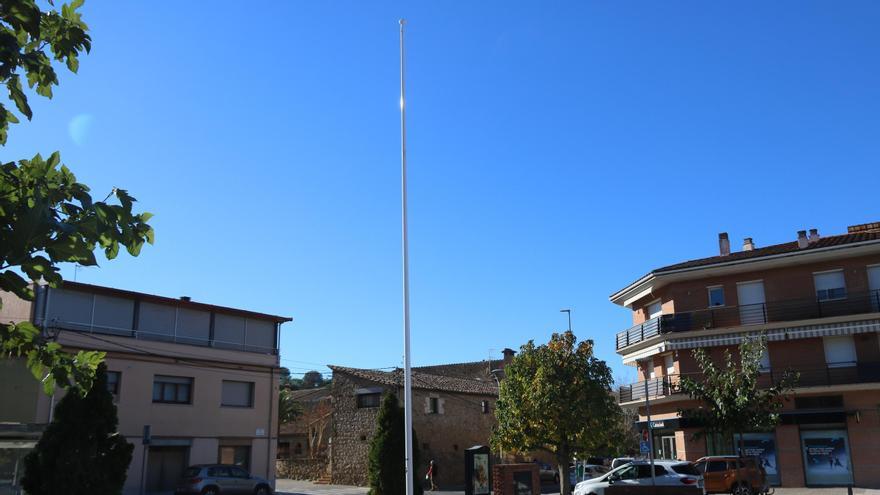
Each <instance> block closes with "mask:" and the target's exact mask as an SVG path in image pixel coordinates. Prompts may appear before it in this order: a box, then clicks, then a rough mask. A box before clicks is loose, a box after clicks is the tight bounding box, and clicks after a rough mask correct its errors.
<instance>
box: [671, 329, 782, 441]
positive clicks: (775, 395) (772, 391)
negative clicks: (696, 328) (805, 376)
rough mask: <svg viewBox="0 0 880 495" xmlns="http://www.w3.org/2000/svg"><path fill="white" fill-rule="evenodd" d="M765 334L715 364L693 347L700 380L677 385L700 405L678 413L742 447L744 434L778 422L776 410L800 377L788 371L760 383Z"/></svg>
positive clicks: (746, 341)
mask: <svg viewBox="0 0 880 495" xmlns="http://www.w3.org/2000/svg"><path fill="white" fill-rule="evenodd" d="M766 348H767V347H766V342H765V340H764V339H763V338H748V339H744V340H743V341H742V343H741V344H740V345H739V362H738V363H737V362H736V360H735V359H734V357H733V355H732V354H731V353H730V351H729V350H728V349H725V350H724V357H723V360H722V361H723V362H722V363H721V365H720V366H719V365H717V364H716V363H715V362H714V361H713V360H712V358H711V357H710V356H709V354H708V353H707V352H706V351H705V350H704V349H695V350H694V351H693V356H694V359H695V360H696V361H697V365H698V366H699V368H700V371H701V372H702V375H701V376H700V377H699V378H692V377H684V378H682V380H681V389H682V391H683V392H684V393H686V394H688V395H689V396H690V397H691V398H692V399H695V400H696V401H697V403H698V404H699V405H698V406H697V407H694V408H690V409H684V410H682V411H680V413H681V415H682V416H683V417H687V418H692V419H694V420H696V421H697V422H699V423H700V424H702V425H704V428H705V430H706V432H708V433H717V434H721V435H724V437H725V438H731V437H733V436H735V435H736V436H737V437H738V442H739V446H740V452H742V451H743V436H742V435H743V433H746V432H751V431H766V430H772V429H773V428H775V427H776V425H777V424H779V412H780V410H781V409H782V403H783V400H784V399H785V397H786V394H788V393H790V392H791V390H792V388H793V387H794V385H795V383H797V380H798V379H799V374H798V373H796V372H791V371H787V372H785V373H784V374H783V376H782V377H781V379H779V380H776V381H775V383H773V384H772V385H771V386H769V387H760V386H759V382H760V381H761V356H762V355H763V354H764V352H765V350H766Z"/></svg>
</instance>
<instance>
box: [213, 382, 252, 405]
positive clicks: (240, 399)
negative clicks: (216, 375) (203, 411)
mask: <svg viewBox="0 0 880 495" xmlns="http://www.w3.org/2000/svg"><path fill="white" fill-rule="evenodd" d="M220 404H221V405H223V406H226V407H254V382H237V381H232V380H223V393H222V398H221V402H220Z"/></svg>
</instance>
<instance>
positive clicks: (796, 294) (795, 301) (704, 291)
mask: <svg viewBox="0 0 880 495" xmlns="http://www.w3.org/2000/svg"><path fill="white" fill-rule="evenodd" d="M610 298H611V301H612V302H614V303H615V304H618V305H621V306H624V307H627V308H629V309H631V310H632V315H633V323H634V326H633V327H632V328H630V329H628V330H625V331H623V332H620V333H618V334H617V342H616V347H617V353H618V354H620V356H621V357H622V359H623V362H624V363H625V364H628V365H631V366H635V367H637V368H638V383H634V384H631V385H624V386H622V387H621V388H620V403H621V405H623V406H624V407H630V408H638V412H639V415H640V416H639V418H640V422H639V424H638V426H639V427H640V428H647V427H648V425H647V423H646V421H645V420H646V417H645V408H644V403H645V396H646V395H648V396H649V398H650V402H651V413H652V415H651V419H652V425H651V426H652V427H653V441H654V449H655V455H656V456H657V457H659V458H677V459H687V460H696V459H698V458H699V457H701V456H704V455H707V454H734V453H735V451H734V449H735V447H734V443H733V441H732V440H733V439H731V438H719V437H718V436H711V435H702V436H696V437H695V436H694V434H695V433H697V432H700V431H701V428H700V427H699V425H694V424H688V422H687V418H681V417H679V415H678V413H677V411H679V410H680V409H681V408H687V407H689V406H692V405H693V404H691V403H689V401H688V398H687V397H686V396H683V395H682V394H681V393H680V391H679V388H678V386H677V385H678V383H679V379H680V377H681V376H683V375H688V374H697V373H698V367H697V366H696V363H695V361H694V359H693V357H692V350H693V349H695V348H704V349H706V350H707V351H709V352H710V353H711V355H713V356H715V357H720V355H721V353H722V352H723V350H724V349H731V350H735V348H736V346H737V345H738V344H739V343H740V342H741V341H742V339H743V337H745V336H754V335H764V337H765V338H766V339H767V341H768V352H767V353H766V354H765V356H764V357H763V363H762V364H763V368H764V374H763V377H762V379H763V380H764V381H765V383H767V384H770V383H772V382H773V381H774V380H778V379H779V377H780V376H781V375H782V373H784V372H785V370H788V369H792V370H797V371H799V372H800V380H799V383H798V384H797V386H796V388H795V392H794V397H793V400H790V401H788V402H787V403H786V405H785V409H784V412H783V414H782V421H781V424H780V425H779V426H778V427H777V428H776V429H775V431H771V432H751V433H749V434H748V435H746V453H747V454H750V455H761V456H762V457H763V458H764V464H765V468H766V469H767V471H768V474H769V475H770V478H771V481H772V482H773V483H774V484H776V485H781V486H786V487H797V486H823V485H849V484H854V485H855V486H858V487H873V488H877V487H880V340H878V333H880V223H873V224H864V225H855V226H851V227H849V228H848V232H847V233H846V234H842V235H833V236H827V237H823V236H820V235H819V233H818V232H817V231H816V230H811V231H810V232H809V234H807V233H806V232H804V231H800V232H798V233H797V236H796V237H795V236H792V241H791V242H786V243H783V244H776V245H772V246H767V247H756V246H755V243H754V242H753V241H752V239H750V238H746V239H745V241H744V243H743V248H742V251H739V252H731V251H730V242H729V240H728V237H727V234H720V235H719V254H718V255H717V256H712V257H709V258H703V259H697V260H692V261H686V262H683V263H678V264H675V265H671V266H667V267H663V268H658V269H655V270H653V271H651V272H650V273H648V274H647V275H645V276H643V277H641V278H640V279H638V280H636V281H635V282H633V283H631V284H629V285H628V286H626V287H625V288H623V289H621V290H619V291H617V292H616V293H614V294H612V295H611V297H610ZM646 385H647V386H646ZM646 389H647V392H646Z"/></svg>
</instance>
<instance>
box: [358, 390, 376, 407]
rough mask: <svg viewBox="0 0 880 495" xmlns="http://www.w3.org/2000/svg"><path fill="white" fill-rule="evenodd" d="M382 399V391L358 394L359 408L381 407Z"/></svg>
mask: <svg viewBox="0 0 880 495" xmlns="http://www.w3.org/2000/svg"><path fill="white" fill-rule="evenodd" d="M381 401H382V394H381V393H378V392H377V393H369V394H358V396H357V406H358V408H359V409H362V408H365V407H379V402H381Z"/></svg>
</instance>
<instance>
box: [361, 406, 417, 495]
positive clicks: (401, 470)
mask: <svg viewBox="0 0 880 495" xmlns="http://www.w3.org/2000/svg"><path fill="white" fill-rule="evenodd" d="M404 422H405V421H404V412H403V408H402V407H400V405H399V404H398V403H397V396H396V395H395V394H394V393H388V394H386V395H385V398H384V399H382V405H381V406H380V407H379V415H378V416H377V418H376V432H375V433H374V434H373V439H372V440H371V441H370V457H369V477H370V495H404V494H405V493H406V453H405V450H406V449H405V439H404ZM418 445H419V442H418V440H417V439H416V434H415V432H413V466H415V468H414V471H417V470H418V466H419V447H418ZM412 476H413V488H414V493H415V495H422V493H423V489H422V484H421V482H420V480H419V476H418V473H417V472H413V473H412Z"/></svg>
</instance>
